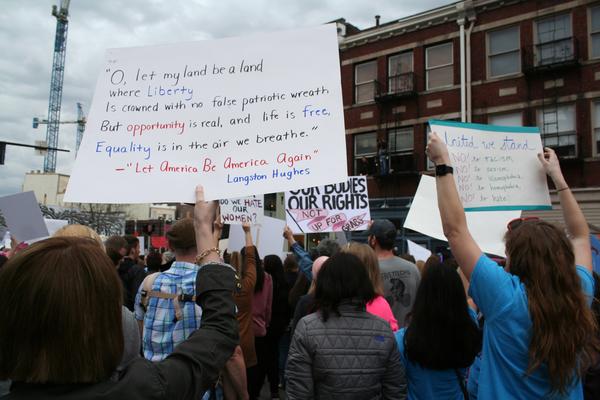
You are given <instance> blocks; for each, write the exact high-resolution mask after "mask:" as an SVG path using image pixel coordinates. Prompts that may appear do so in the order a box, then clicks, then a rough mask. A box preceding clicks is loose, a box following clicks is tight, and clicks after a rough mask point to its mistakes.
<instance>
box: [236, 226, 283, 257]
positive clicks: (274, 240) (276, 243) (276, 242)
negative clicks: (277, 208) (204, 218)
mask: <svg viewBox="0 0 600 400" xmlns="http://www.w3.org/2000/svg"><path fill="white" fill-rule="evenodd" d="M284 228H285V221H284V220H281V219H277V218H271V217H267V216H265V217H264V218H263V222H262V225H260V226H258V225H253V226H252V227H251V228H250V232H251V233H252V242H253V243H254V245H255V246H256V248H257V249H258V254H259V255H260V257H261V258H264V257H265V256H267V255H269V254H275V255H278V256H279V255H281V253H282V252H283V242H284V239H283V229H284ZM245 245H246V240H245V238H244V231H243V229H242V226H241V225H231V226H230V228H229V242H228V244H227V249H228V251H229V252H230V253H231V252H233V251H240V250H241V249H242V248H243V247H244V246H245Z"/></svg>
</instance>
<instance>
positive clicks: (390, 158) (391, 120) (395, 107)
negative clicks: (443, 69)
mask: <svg viewBox="0 0 600 400" xmlns="http://www.w3.org/2000/svg"><path fill="white" fill-rule="evenodd" d="M395 69H396V70H398V69H400V68H399V67H396V68H390V70H391V71H394V70H395ZM416 97H417V91H416V87H415V73H414V72H402V73H397V74H394V75H391V76H388V78H387V82H379V81H375V102H376V104H377V107H378V111H379V121H378V125H377V127H378V132H379V137H382V138H385V140H384V143H385V148H384V149H379V150H378V167H379V168H378V174H376V176H379V177H380V178H385V177H387V176H397V175H406V174H416V173H417V166H416V158H415V156H414V143H410V146H404V147H403V145H402V140H403V139H402V135H401V132H399V130H401V129H402V126H401V115H402V112H401V111H400V110H399V109H400V108H401V107H407V106H408V104H407V103H408V101H407V100H409V99H414V98H416ZM411 129H412V127H411ZM382 133H383V135H382ZM413 134H414V132H413ZM378 147H380V146H378ZM382 153H383V154H385V155H386V156H387V159H386V160H385V162H386V163H387V165H384V166H383V167H382V165H381V164H382V162H384V161H383V157H380V154H382Z"/></svg>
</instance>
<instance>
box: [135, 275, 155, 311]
mask: <svg viewBox="0 0 600 400" xmlns="http://www.w3.org/2000/svg"><path fill="white" fill-rule="evenodd" d="M159 274H160V272H155V273H153V274H150V275H148V276H147V277H146V278H144V281H143V282H142V290H141V291H140V293H141V296H140V306H141V307H142V309H143V310H144V312H146V310H147V308H148V301H150V297H151V296H150V292H152V286H153V285H154V281H155V280H156V278H158V275H159ZM152 297H154V296H152Z"/></svg>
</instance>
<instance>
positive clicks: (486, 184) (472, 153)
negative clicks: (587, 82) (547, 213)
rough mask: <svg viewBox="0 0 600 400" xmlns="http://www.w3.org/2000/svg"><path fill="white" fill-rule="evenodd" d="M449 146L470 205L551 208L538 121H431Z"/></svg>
mask: <svg viewBox="0 0 600 400" xmlns="http://www.w3.org/2000/svg"><path fill="white" fill-rule="evenodd" d="M429 125H430V127H431V131H432V132H436V133H437V134H438V135H439V136H440V137H441V139H442V140H443V141H444V142H445V143H446V145H447V146H448V152H449V153H450V160H451V163H452V166H453V167H454V179H455V181H456V185H457V187H458V192H459V194H460V198H461V201H462V203H463V207H464V208H465V211H485V210H488V211H493V210H546V209H551V208H552V205H551V203H550V195H549V194H548V184H547V181H546V174H545V173H544V170H543V168H542V165H541V163H540V161H539V160H538V158H537V155H538V153H541V152H543V150H542V141H541V138H540V131H539V129H538V128H535V127H514V126H512V127H509V126H494V125H482V124H465V123H460V122H450V121H437V120H432V121H429Z"/></svg>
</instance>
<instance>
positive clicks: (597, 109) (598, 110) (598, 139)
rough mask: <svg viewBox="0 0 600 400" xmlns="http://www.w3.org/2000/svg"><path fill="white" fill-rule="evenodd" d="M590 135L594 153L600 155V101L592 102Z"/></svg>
mask: <svg viewBox="0 0 600 400" xmlns="http://www.w3.org/2000/svg"><path fill="white" fill-rule="evenodd" d="M593 135H594V136H593V137H592V146H593V148H594V155H595V156H596V157H598V156H600V101H597V102H595V103H594V133H593Z"/></svg>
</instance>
